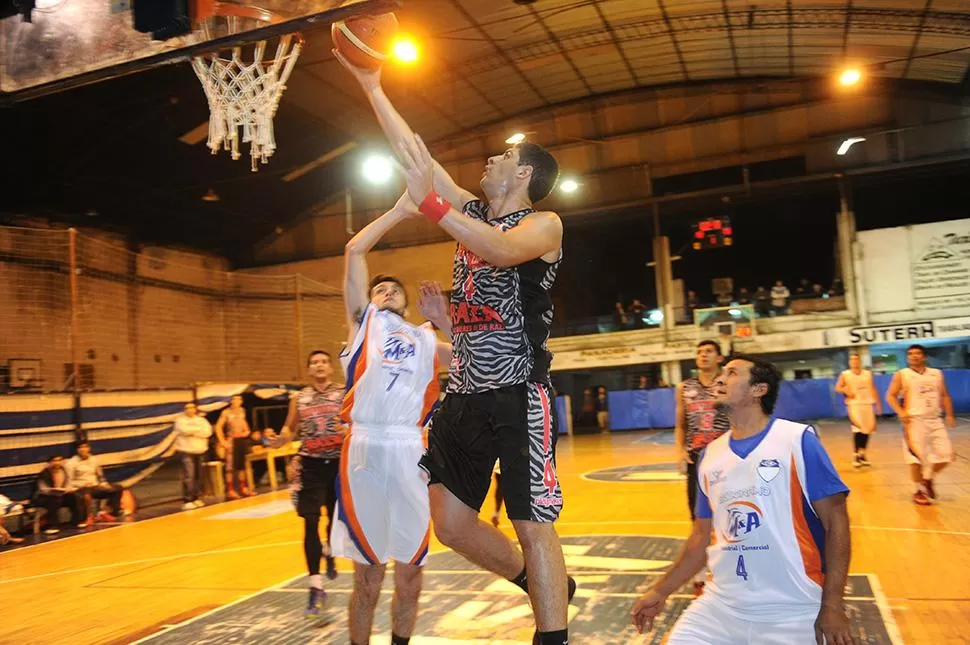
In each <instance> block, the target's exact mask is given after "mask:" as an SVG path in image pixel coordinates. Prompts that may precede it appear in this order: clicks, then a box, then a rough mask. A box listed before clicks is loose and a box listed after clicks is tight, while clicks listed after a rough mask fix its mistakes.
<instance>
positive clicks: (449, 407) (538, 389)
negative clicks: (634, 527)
mask: <svg viewBox="0 0 970 645" xmlns="http://www.w3.org/2000/svg"><path fill="white" fill-rule="evenodd" d="M557 438H558V430H557V429H556V419H555V402H554V400H553V397H552V392H551V390H550V388H549V386H548V385H543V384H541V383H522V384H521V385H513V386H509V387H504V388H501V389H498V390H492V391H489V392H482V393H478V394H449V395H448V396H446V397H445V400H444V402H443V403H442V404H441V407H440V408H439V409H438V411H437V412H436V413H435V415H434V418H433V419H432V422H431V429H430V431H429V432H428V449H427V452H425V454H424V456H423V457H422V458H421V464H420V465H421V467H422V468H424V469H425V470H426V471H427V472H428V474H429V475H430V483H432V484H443V485H444V487H445V488H447V489H448V490H449V491H451V492H452V494H454V495H455V497H457V498H458V499H460V500H461V501H462V503H464V504H465V505H466V506H468V507H470V508H473V509H475V510H481V508H482V504H483V503H484V502H485V497H486V496H487V495H488V487H489V484H490V483H491V479H492V469H493V467H494V466H495V460H496V459H498V460H499V462H500V464H501V468H502V496H503V498H504V499H505V508H506V513H507V514H508V517H509V519H511V520H531V521H534V522H554V521H555V520H556V518H557V517H559V512H560V511H561V510H562V490H561V489H560V487H559V478H558V476H557V475H556V440H557Z"/></svg>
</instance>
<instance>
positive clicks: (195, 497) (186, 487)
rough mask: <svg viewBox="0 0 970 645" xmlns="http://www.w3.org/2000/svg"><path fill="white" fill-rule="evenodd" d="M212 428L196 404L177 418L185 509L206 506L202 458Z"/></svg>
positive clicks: (177, 438) (176, 427) (186, 406)
mask: <svg viewBox="0 0 970 645" xmlns="http://www.w3.org/2000/svg"><path fill="white" fill-rule="evenodd" d="M211 436H212V425H211V424H210V423H209V421H208V419H206V418H205V417H204V416H201V415H200V414H199V409H198V408H197V407H196V405H195V403H192V402H190V403H186V404H185V412H184V413H183V414H180V415H179V416H178V417H176V419H175V450H176V452H178V455H179V461H180V462H181V464H182V501H183V502H184V503H183V504H182V510H183V511H187V510H191V509H193V508H199V507H200V506H205V502H203V501H202V457H203V455H205V453H206V451H207V450H208V449H209V437H211Z"/></svg>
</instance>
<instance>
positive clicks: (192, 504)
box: [182, 502, 195, 511]
mask: <svg viewBox="0 0 970 645" xmlns="http://www.w3.org/2000/svg"><path fill="white" fill-rule="evenodd" d="M193 509H195V502H185V503H184V504H182V510H183V511H191V510H193Z"/></svg>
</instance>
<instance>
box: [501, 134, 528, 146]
mask: <svg viewBox="0 0 970 645" xmlns="http://www.w3.org/2000/svg"><path fill="white" fill-rule="evenodd" d="M523 141H525V135H524V134H522V133H521V132H516V133H515V134H513V135H512V136H511V137H509V138H508V139H506V140H505V143H507V144H509V145H510V146H514V145H517V144H520V143H522V142H523Z"/></svg>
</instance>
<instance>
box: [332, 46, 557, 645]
mask: <svg viewBox="0 0 970 645" xmlns="http://www.w3.org/2000/svg"><path fill="white" fill-rule="evenodd" d="M335 53H336V52H335ZM337 56H338V58H341V59H342V57H340V56H339V54H337ZM342 62H344V64H345V66H346V67H347V68H348V69H349V70H350V71H351V72H352V73H353V74H354V75H355V76H356V77H357V79H358V81H360V83H361V86H362V87H363V88H364V91H365V92H366V94H367V97H368V99H369V100H370V103H371V105H372V106H373V108H374V111H375V112H376V114H377V119H378V121H379V122H380V124H381V127H382V128H383V129H384V133H385V134H386V135H387V138H388V140H389V141H390V143H391V145H393V146H394V147H395V148H396V149H397V150H398V153H399V155H400V157H401V160H402V161H403V162H404V163H405V165H406V166H407V181H408V193H409V195H410V196H411V199H412V200H413V201H414V203H415V204H419V205H420V206H421V213H422V214H423V215H425V217H427V218H428V219H429V220H431V221H433V222H435V223H436V224H438V225H439V226H440V227H441V228H442V229H444V230H445V231H446V232H447V233H448V234H449V235H451V236H452V237H453V238H455V240H457V241H458V248H457V250H456V252H455V265H454V277H453V284H452V295H451V317H452V342H453V345H454V358H453V359H452V362H451V366H450V369H449V382H448V391H447V392H448V393H447V396H446V398H445V401H444V403H443V404H442V407H441V409H440V410H439V411H438V413H437V414H436V415H435V418H434V420H433V422H432V426H431V431H430V433H429V439H428V451H427V453H426V454H425V456H424V458H423V459H422V460H421V465H422V466H423V467H424V468H425V469H426V470H427V471H428V472H429V474H430V477H431V486H430V496H431V514H432V517H433V518H434V527H435V534H436V535H437V536H438V539H440V540H441V541H442V542H443V543H444V544H446V545H447V546H450V547H451V548H452V549H454V550H455V551H457V552H459V553H461V554H462V555H464V556H465V557H466V558H468V559H469V560H471V561H472V562H474V563H476V564H478V565H479V566H481V567H484V568H485V569H488V570H490V571H492V572H494V573H496V574H498V575H500V576H503V577H505V578H507V579H509V580H511V581H512V582H514V583H515V584H517V585H518V586H519V587H521V588H522V589H523V590H525V591H526V592H528V593H529V596H530V598H531V600H532V607H533V611H534V613H535V619H536V627H537V630H538V633H537V635H536V637H535V638H534V640H535V641H537V642H540V643H544V644H545V643H554V644H556V645H562V644H565V643H566V642H567V641H568V636H567V607H568V597H569V591H570V589H571V588H573V584H571V581H568V580H567V577H566V565H565V561H564V559H563V554H562V547H561V546H560V543H559V536H558V535H557V534H556V530H555V527H554V526H553V522H554V521H555V520H556V518H557V517H558V516H559V512H560V510H561V508H562V491H561V489H560V486H559V479H558V476H557V475H556V460H555V457H556V454H555V448H556V438H557V430H556V424H555V420H554V418H553V412H554V407H555V406H554V399H553V395H552V389H551V387H550V375H549V367H550V362H551V360H552V354H551V353H550V352H549V351H548V349H547V347H546V340H547V338H548V336H549V325H550V323H551V321H552V301H551V298H550V296H549V290H550V289H551V288H552V284H553V281H554V280H555V277H556V271H557V269H558V268H559V262H560V260H561V258H562V222H561V220H560V219H559V216H558V215H557V214H556V213H553V212H550V211H537V210H535V209H534V208H533V204H534V203H535V202H538V201H540V200H542V199H544V198H545V197H546V196H547V195H548V194H549V193H550V191H552V189H553V187H554V186H555V183H556V180H557V178H558V175H559V166H558V164H557V163H556V160H555V159H554V158H553V157H552V155H551V154H549V153H548V152H547V151H546V150H544V149H543V148H542V147H541V146H538V145H535V144H532V143H524V144H519V145H517V146H515V147H513V148H510V149H508V150H506V151H505V153H504V154H501V155H497V156H494V157H491V158H489V159H488V162H487V163H486V165H485V169H484V170H485V172H484V174H483V176H482V180H481V186H482V190H483V191H484V193H485V196H486V199H487V201H481V200H478V199H476V198H475V196H474V195H472V194H471V193H470V192H468V191H466V190H463V189H461V188H459V187H458V186H457V185H456V184H455V182H454V181H453V180H452V179H451V177H449V176H448V174H447V173H446V172H445V170H444V169H443V168H442V167H441V165H440V164H438V163H437V162H435V161H434V160H433V159H431V156H430V155H429V154H428V151H427V149H426V148H425V146H424V143H423V142H422V141H421V139H420V138H419V137H417V136H415V135H414V134H413V133H412V131H411V129H410V127H409V126H408V124H407V123H406V122H405V121H404V119H403V118H401V115H400V114H398V112H397V111H396V110H395V109H394V106H393V105H392V104H391V102H390V100H389V99H388V98H387V96H386V95H385V94H384V92H383V90H382V89H381V85H380V71H379V70H378V71H368V70H361V69H356V68H354V67H353V66H351V65H349V64H347V63H346V62H345V61H343V60H342ZM496 459H499V460H500V461H501V466H502V491H503V495H504V497H505V506H506V513H507V515H508V517H509V519H510V520H512V525H513V527H514V529H515V532H516V535H517V536H518V538H519V543H520V544H521V545H522V551H519V549H517V548H516V547H515V545H514V544H513V543H512V542H511V541H510V540H509V539H508V538H507V537H505V535H503V534H502V533H501V532H500V531H499V530H498V529H496V528H495V527H493V526H492V525H491V524H488V523H486V522H482V521H481V520H479V518H478V512H479V510H480V509H481V506H482V503H483V502H484V501H485V497H486V495H487V494H488V487H489V480H490V476H491V473H492V467H493V465H494V464H495V460H496ZM526 572H528V577H527V576H526Z"/></svg>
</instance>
